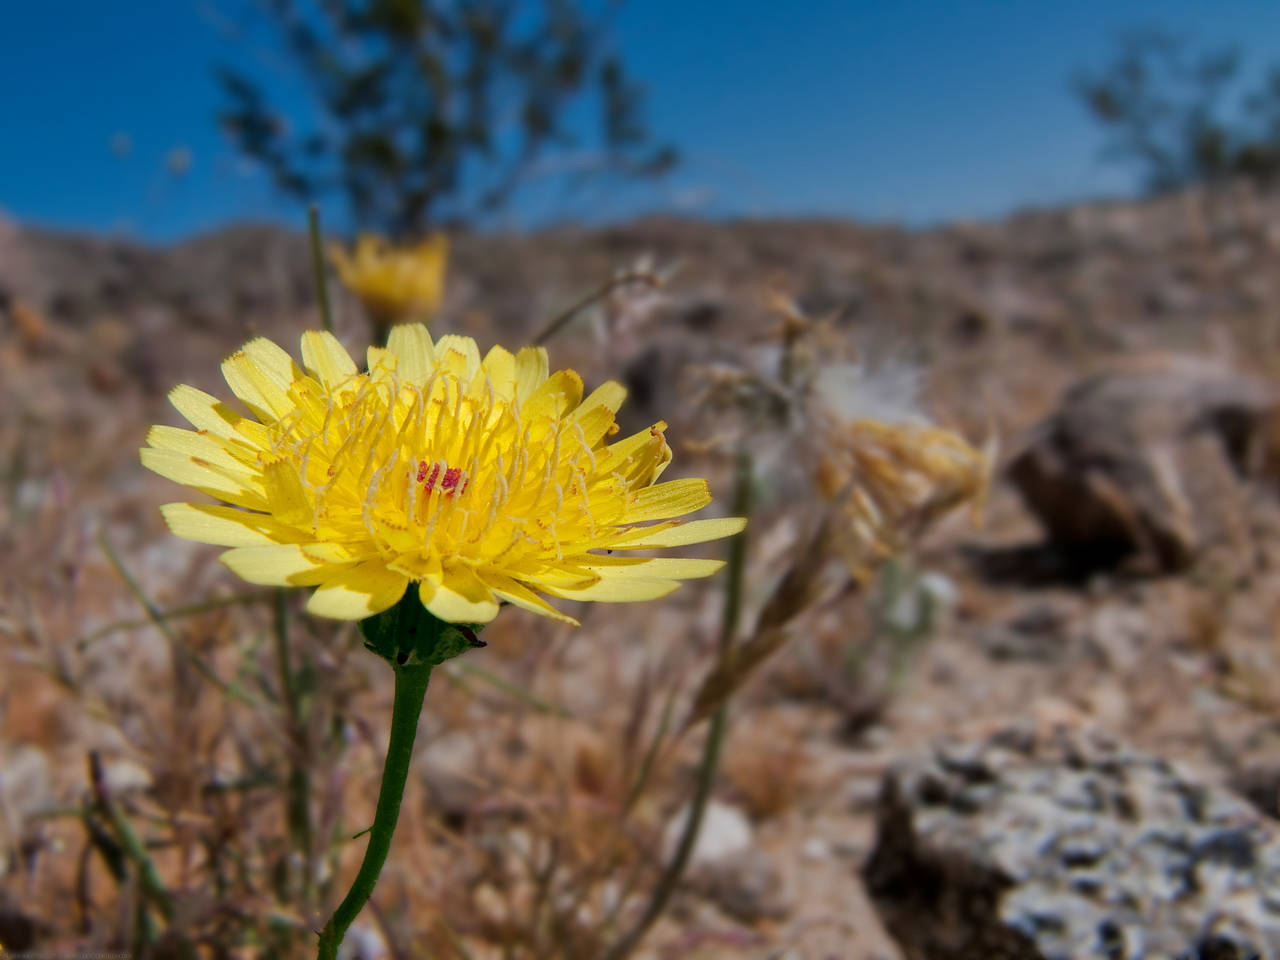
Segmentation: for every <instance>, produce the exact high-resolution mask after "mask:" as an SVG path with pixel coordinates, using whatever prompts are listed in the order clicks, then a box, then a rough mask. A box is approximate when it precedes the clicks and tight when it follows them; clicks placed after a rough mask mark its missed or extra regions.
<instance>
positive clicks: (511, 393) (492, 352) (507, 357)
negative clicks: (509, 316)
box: [481, 344, 516, 400]
mask: <svg viewBox="0 0 1280 960" xmlns="http://www.w3.org/2000/svg"><path fill="white" fill-rule="evenodd" d="M481 367H482V369H483V370H484V372H485V374H487V375H488V377H489V382H490V383H492V384H493V392H494V395H495V396H498V397H501V398H502V399H504V400H511V399H513V398H514V397H515V395H516V358H515V356H514V355H513V354H512V353H511V351H510V350H507V349H506V348H505V347H500V346H498V345H497V344H494V345H493V346H492V347H490V348H489V352H488V353H486V354H485V355H484V360H483V361H482V362H481Z"/></svg>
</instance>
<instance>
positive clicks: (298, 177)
mask: <svg viewBox="0 0 1280 960" xmlns="http://www.w3.org/2000/svg"><path fill="white" fill-rule="evenodd" d="M262 3H263V7H262V10H263V13H264V14H265V15H266V17H267V18H268V19H269V20H270V21H271V23H272V24H273V26H274V28H276V29H277V31H278V35H279V38H280V39H281V41H282V43H283V46H284V48H285V50H286V51H287V53H288V55H289V62H290V63H291V64H292V66H293V67H294V68H296V72H297V74H298V75H299V76H300V78H301V81H302V83H303V85H304V86H305V87H306V89H307V90H308V91H309V93H310V95H311V99H312V107H313V108H314V109H313V116H314V121H315V122H314V123H311V124H309V125H308V124H306V123H305V122H304V121H305V119H307V118H303V117H299V116H286V115H285V114H283V113H282V112H281V111H280V110H279V109H278V108H276V107H273V105H272V103H271V101H270V98H269V95H268V93H267V91H266V90H265V88H264V86H263V85H262V84H261V83H260V82H259V81H258V80H256V79H254V78H253V77H251V76H249V75H248V74H246V73H245V72H244V71H242V70H239V69H235V68H231V67H225V66H224V67H221V68H220V69H219V70H218V76H219V79H220V82H221V85H222V88H223V91H224V94H225V98H226V106H225V108H224V109H223V111H222V113H221V115H220V118H219V119H220V121H221V123H222V125H223V127H224V128H225V130H226V131H227V132H228V134H229V135H230V136H231V138H232V140H233V141H234V142H235V144H236V145H237V146H238V147H239V149H240V150H241V151H242V152H243V153H244V154H245V155H246V156H248V157H249V158H251V159H253V160H255V161H257V162H259V163H261V164H262V165H263V166H264V167H265V168H266V169H267V171H268V172H269V173H270V175H271V177H272V179H273V181H274V182H275V184H276V185H277V186H278V187H279V188H280V189H281V190H283V191H284V192H285V193H287V194H289V195H292V196H296V197H301V198H304V199H308V200H311V199H315V198H318V197H320V196H322V195H326V194H331V193H337V194H341V195H342V196H343V197H345V199H346V201H347V204H348V206H349V208H350V211H351V213H352V215H353V217H354V219H355V221H356V222H357V223H358V224H359V225H360V226H361V227H362V228H365V229H373V230H377V231H379V232H381V233H383V234H386V235H388V236H390V237H392V238H393V239H397V240H399V239H419V238H421V237H422V236H423V235H425V234H426V232H427V230H428V229H429V228H430V227H431V226H433V225H438V224H441V223H444V222H451V221H470V220H474V219H476V218H478V217H482V216H484V215H485V214H487V213H490V212H492V211H494V210H496V209H498V208H499V207H501V206H502V205H503V204H505V203H506V202H507V201H508V199H509V198H510V197H511V196H512V194H514V193H515V192H516V191H517V190H518V189H519V188H520V187H521V186H523V185H525V184H526V183H527V182H528V180H529V179H530V178H531V177H532V176H534V175H535V174H536V170H535V164H545V163H547V162H549V161H551V160H552V159H554V160H555V166H556V168H557V169H562V170H569V171H571V176H573V177H577V178H580V177H582V176H584V175H586V174H590V173H597V172H603V171H614V172H619V173H622V174H625V175H639V176H646V175H652V174H658V173H661V172H663V171H665V170H666V169H667V168H669V167H670V166H671V164H672V163H673V162H674V160H675V154H674V152H673V151H672V149H671V148H669V147H666V146H657V147H655V146H653V145H652V144H651V142H650V137H649V133H648V130H647V128H646V126H645V124H644V122H643V119H642V117H641V109H640V108H641V105H642V100H643V97H642V91H641V90H640V88H639V87H638V86H636V85H635V84H634V83H633V82H632V81H631V80H630V79H629V78H628V76H627V74H626V71H625V69H624V67H623V64H622V61H621V59H620V58H619V57H618V55H617V54H616V53H615V52H614V51H613V50H612V49H611V47H610V44H609V42H608V36H607V27H608V23H609V19H608V12H609V11H610V10H611V9H612V8H613V5H612V4H609V5H606V7H605V11H604V14H603V15H601V16H594V15H592V14H589V13H588V12H587V10H586V8H585V7H583V6H579V5H578V4H575V3H573V2H572V0H543V2H539V3H536V4H518V3H511V2H502V0H459V2H450V3H446V2H442V0H335V2H320V0H314V2H307V0H262ZM589 99H594V100H595V101H596V102H597V103H598V107H599V127H598V139H597V140H596V142H594V143H593V144H586V145H584V144H582V143H580V142H578V139H577V137H576V136H575V134H574V133H573V132H571V131H570V129H569V124H568V121H567V116H568V113H569V108H570V107H571V106H572V105H574V104H577V103H580V102H583V101H588V100H589ZM544 169H545V167H544Z"/></svg>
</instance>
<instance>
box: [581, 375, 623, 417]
mask: <svg viewBox="0 0 1280 960" xmlns="http://www.w3.org/2000/svg"><path fill="white" fill-rule="evenodd" d="M626 399H627V388H626V387H624V386H623V385H622V384H620V383H618V381H617V380H606V381H605V382H604V383H602V384H600V386H598V387H596V388H595V389H594V390H592V391H591V393H590V394H588V395H587V398H586V399H585V400H583V401H582V406H580V407H579V408H578V413H577V414H575V416H585V415H586V414H588V413H590V412H591V411H592V410H595V409H596V408H597V407H605V408H606V409H607V410H608V411H609V412H610V413H615V414H616V413H617V412H618V410H619V409H620V408H621V407H622V402H623V401H624V400H626Z"/></svg>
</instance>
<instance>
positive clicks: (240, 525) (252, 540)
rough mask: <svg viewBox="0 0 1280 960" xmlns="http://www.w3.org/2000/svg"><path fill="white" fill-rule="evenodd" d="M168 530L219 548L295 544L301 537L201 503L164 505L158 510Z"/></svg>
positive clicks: (255, 517) (257, 517) (264, 520)
mask: <svg viewBox="0 0 1280 960" xmlns="http://www.w3.org/2000/svg"><path fill="white" fill-rule="evenodd" d="M160 513H161V514H162V515H163V516H164V520H165V523H167V524H168V525H169V529H170V530H172V531H173V532H174V533H175V534H177V535H178V536H180V537H185V538H186V539H188V540H197V541H199V542H200V543H212V544H216V545H218V546H220V547H251V546H256V545H258V544H267V543H297V542H299V541H300V540H303V539H304V538H303V536H302V535H300V534H299V533H298V531H297V530H294V529H293V528H292V527H287V526H285V525H284V524H282V523H280V522H279V521H278V520H275V519H273V518H272V517H268V516H266V515H265V514H261V513H249V512H247V511H244V510H237V509H235V507H224V506H221V505H216V506H215V505H210V504H202V503H166V504H164V506H162V507H161V508H160Z"/></svg>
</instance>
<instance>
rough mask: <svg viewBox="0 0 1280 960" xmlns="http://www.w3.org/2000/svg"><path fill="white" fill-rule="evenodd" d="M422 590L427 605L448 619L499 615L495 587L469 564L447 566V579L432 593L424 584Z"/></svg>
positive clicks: (486, 619)
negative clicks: (493, 588) (428, 592)
mask: <svg viewBox="0 0 1280 960" xmlns="http://www.w3.org/2000/svg"><path fill="white" fill-rule="evenodd" d="M424 585H425V581H424ZM419 593H420V595H421V596H422V598H423V599H422V603H423V605H424V606H425V607H426V608H427V609H428V610H430V611H431V613H432V614H433V615H434V616H436V617H439V618H440V619H441V620H444V621H446V622H448V623H488V622H489V621H490V620H492V619H493V618H494V617H496V616H497V615H498V601H497V600H495V599H494V597H493V591H492V590H490V589H489V587H488V585H486V584H485V583H484V581H482V580H481V579H480V578H479V577H478V576H477V575H476V572H475V571H474V570H472V569H471V568H470V567H468V566H466V565H465V564H460V563H459V564H454V565H452V566H447V567H445V568H444V580H443V581H442V582H441V583H440V584H439V585H438V586H437V587H436V588H435V591H434V593H432V594H431V596H430V597H428V596H427V590H426V589H424V588H423V586H420V587H419Z"/></svg>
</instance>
